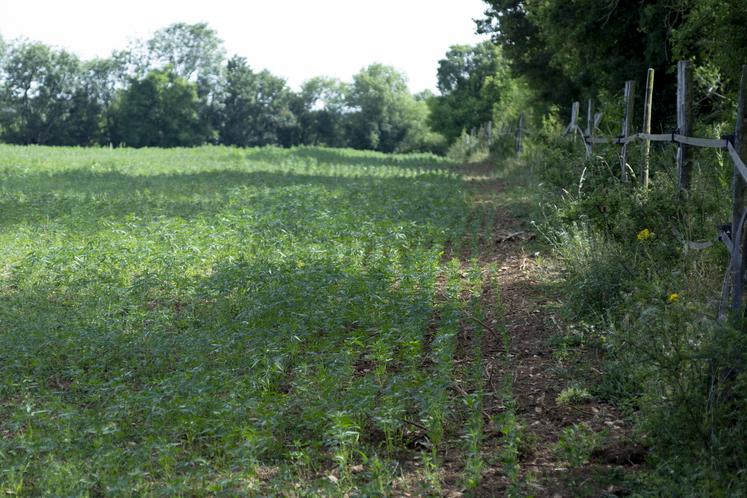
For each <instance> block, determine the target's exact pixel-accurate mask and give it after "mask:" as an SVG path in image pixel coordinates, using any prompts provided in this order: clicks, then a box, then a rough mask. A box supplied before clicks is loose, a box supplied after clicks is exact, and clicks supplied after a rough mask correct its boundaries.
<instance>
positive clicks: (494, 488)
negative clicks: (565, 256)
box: [446, 165, 644, 497]
mask: <svg viewBox="0 0 747 498" xmlns="http://www.w3.org/2000/svg"><path fill="white" fill-rule="evenodd" d="M470 168H471V169H470V174H469V176H470V177H471V180H472V182H471V183H472V188H473V191H474V193H475V196H474V199H475V211H474V212H473V215H472V216H475V214H474V213H475V212H476V213H490V215H489V216H487V215H483V217H484V219H485V220H492V227H483V229H482V230H480V231H479V233H480V234H481V235H480V239H479V240H478V241H476V242H475V243H472V244H471V247H472V248H478V253H477V254H474V249H473V250H472V251H470V250H469V246H470V244H469V243H467V244H465V243H464V242H463V243H462V248H463V249H462V250H461V251H460V253H459V254H458V256H459V257H460V259H461V261H462V264H463V265H465V266H466V265H467V264H468V260H471V261H472V263H471V264H474V260H475V258H477V260H478V261H479V264H480V265H481V266H482V267H483V269H484V271H485V272H486V274H487V273H488V272H489V271H493V272H495V273H496V274H495V275H493V276H492V279H491V280H490V282H492V285H486V286H485V290H484V291H483V292H484V294H485V295H484V302H485V305H486V307H487V310H486V311H485V317H486V318H485V320H487V321H488V322H489V323H484V322H483V323H475V320H467V321H465V323H464V325H463V328H464V329H465V330H464V333H463V334H462V335H463V336H464V337H469V336H470V335H471V332H472V331H473V329H474V327H476V326H477V327H483V328H485V329H486V330H487V331H489V332H490V333H486V334H485V335H484V341H485V342H484V345H483V358H484V360H483V361H484V371H485V375H484V376H485V379H484V386H485V396H484V403H483V405H482V409H483V413H484V417H485V438H484V441H483V450H482V451H483V455H484V460H485V462H486V468H485V469H484V470H483V472H482V480H481V482H480V485H479V486H478V487H477V488H476V489H474V490H470V491H466V490H464V489H459V488H458V486H457V483H456V482H453V483H452V484H453V486H450V487H449V488H450V489H447V493H446V494H447V495H449V496H461V495H462V494H465V495H470V496H507V495H513V496H528V495H531V496H552V497H555V496H561V497H565V496H623V495H625V494H627V490H626V489H625V487H624V486H623V485H622V484H621V483H622V482H623V477H624V476H625V475H626V474H627V473H629V472H630V471H631V470H634V469H635V468H636V466H637V465H639V464H640V463H641V461H642V459H643V456H644V453H643V450H642V449H641V448H640V447H639V446H636V445H634V444H632V443H630V442H629V439H630V438H629V434H630V433H631V427H630V426H629V424H628V423H627V422H626V421H625V420H624V418H623V416H622V415H621V413H620V412H619V410H617V409H616V408H615V407H614V406H612V405H610V404H608V403H605V402H603V401H599V400H596V399H594V398H589V399H586V396H587V395H588V391H582V392H580V394H578V395H577V396H576V397H575V398H572V402H570V403H566V404H563V403H559V402H558V396H559V395H561V393H562V392H564V390H566V391H565V393H566V394H568V390H567V389H566V388H568V387H570V386H573V385H576V384H577V383H578V385H579V388H581V389H582V388H583V387H582V386H583V384H584V382H583V381H581V380H580V379H575V378H574V376H575V374H576V373H577V369H575V368H574V365H575V364H576V363H581V362H585V363H587V364H588V362H591V364H594V362H595V361H597V360H596V359H595V358H594V355H593V354H592V353H593V352H591V351H583V350H580V351H576V352H575V353H574V354H571V355H568V354H565V353H564V351H560V350H559V347H558V346H557V345H554V344H557V342H558V341H557V340H555V341H554V338H555V336H556V335H557V334H558V332H559V327H558V325H557V321H556V318H555V317H554V316H553V312H552V306H551V305H552V304H553V301H554V300H556V296H553V295H552V293H551V292H550V291H549V290H547V286H543V285H541V281H540V279H541V276H540V271H539V269H538V264H537V262H536V258H535V257H534V256H533V255H532V254H531V253H530V252H528V251H529V249H528V247H529V246H530V241H531V240H532V239H533V238H534V234H533V233H532V231H531V228H530V227H529V226H528V224H527V223H525V222H523V221H521V220H518V219H516V218H514V217H512V216H511V215H510V214H509V213H508V211H507V209H506V208H505V207H504V206H502V205H501V203H502V200H501V192H502V191H503V189H504V186H503V185H502V184H501V183H500V182H499V181H497V180H496V179H495V178H494V176H493V175H492V174H491V171H492V167H491V166H490V165H480V166H472V167H470ZM491 210H493V211H492V213H491V212H490V211H491ZM465 247H466V248H467V249H465ZM454 256H457V255H456V254H455V255H454ZM493 287H495V288H493ZM499 335H502V339H499V337H498V336H499ZM584 370H585V371H587V372H594V371H595V370H597V371H599V370H598V369H595V368H591V369H589V368H585V369H584ZM590 381H591V379H589V378H587V379H586V383H588V382H590ZM561 440H562V444H561V445H560V447H559V441H561ZM454 465H455V466H456V465H458V464H456V463H455V464H454ZM455 473H456V472H455ZM447 483H448V479H447Z"/></svg>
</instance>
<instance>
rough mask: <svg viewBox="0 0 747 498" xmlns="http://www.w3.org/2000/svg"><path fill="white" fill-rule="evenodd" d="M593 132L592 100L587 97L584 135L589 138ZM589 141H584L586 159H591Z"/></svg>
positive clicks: (591, 150)
mask: <svg viewBox="0 0 747 498" xmlns="http://www.w3.org/2000/svg"><path fill="white" fill-rule="evenodd" d="M593 134H594V101H593V100H591V99H589V101H588V102H587V104H586V136H587V137H588V138H591V137H592V135H593ZM592 147H593V146H592V144H591V142H586V159H591V154H592V152H593V149H592Z"/></svg>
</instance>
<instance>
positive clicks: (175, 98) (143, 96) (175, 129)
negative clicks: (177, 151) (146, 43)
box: [112, 67, 208, 147]
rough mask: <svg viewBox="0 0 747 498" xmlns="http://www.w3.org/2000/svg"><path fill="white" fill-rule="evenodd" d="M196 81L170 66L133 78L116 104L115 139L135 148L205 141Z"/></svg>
mask: <svg viewBox="0 0 747 498" xmlns="http://www.w3.org/2000/svg"><path fill="white" fill-rule="evenodd" d="M199 110H200V102H199V99H198V97H197V88H196V85H195V84H194V83H191V82H189V81H187V80H186V79H184V78H182V77H180V76H179V75H177V74H176V73H174V72H173V71H171V70H170V68H168V67H167V68H166V69H164V70H154V71H151V72H150V73H148V75H147V76H146V77H145V78H143V79H141V80H133V81H131V83H130V86H129V87H128V88H127V89H126V90H123V91H121V92H120V94H119V95H118V96H117V99H116V100H115V102H114V104H113V112H112V119H113V125H112V138H113V140H114V141H115V142H116V143H119V144H121V145H128V146H131V147H188V146H193V145H199V144H202V143H205V141H206V140H207V138H208V131H207V130H206V128H205V126H204V123H202V122H201V121H200V116H199Z"/></svg>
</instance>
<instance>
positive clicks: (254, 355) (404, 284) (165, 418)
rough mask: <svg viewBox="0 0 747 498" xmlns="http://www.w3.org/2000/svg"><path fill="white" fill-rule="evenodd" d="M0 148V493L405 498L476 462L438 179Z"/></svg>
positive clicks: (368, 163) (254, 161) (444, 168)
mask: <svg viewBox="0 0 747 498" xmlns="http://www.w3.org/2000/svg"><path fill="white" fill-rule="evenodd" d="M181 81H183V80H181ZM0 149H1V152H2V153H1V154H0V201H1V202H2V204H3V217H2V223H1V224H0V226H1V229H0V256H2V261H3V263H2V265H1V266H0V299H1V300H2V306H0V323H2V333H1V334H0V365H2V366H1V367H0V434H2V437H0V492H3V493H6V494H8V493H15V494H20V495H43V494H47V495H54V496H80V495H107V496H132V495H133V494H137V495H194V496H205V495H221V494H222V495H231V496H236V495H264V496H273V495H283V494H287V493H288V490H293V492H294V493H297V494H298V495H302V496H309V495H312V496H313V495H316V496H349V495H378V496H381V495H392V494H404V493H409V494H412V495H422V494H426V493H432V492H434V491H433V490H434V489H438V485H439V476H440V474H441V462H440V459H441V458H442V455H443V454H445V452H446V451H450V452H451V451H453V450H454V449H455V448H458V449H461V448H464V447H469V448H474V444H472V443H479V441H480V438H481V427H480V424H481V423H482V421H481V418H482V417H481V414H480V413H481V412H480V410H477V412H476V415H474V416H472V417H471V418H470V425H469V433H468V435H469V438H468V439H462V437H463V436H464V435H465V430H464V425H463V424H462V413H463V411H462V410H463V409H464V408H467V409H471V408H470V407H473V408H476V407H479V399H480V395H479V390H480V389H481V387H480V386H481V384H476V383H475V382H477V381H480V382H481V375H478V372H477V371H474V372H472V377H469V378H467V379H465V380H463V381H461V382H460V385H461V386H463V387H464V389H468V390H469V391H470V392H471V393H474V394H473V396H471V397H469V398H468V399H460V397H459V396H457V395H456V394H455V392H454V391H453V389H452V386H453V384H454V381H455V375H457V374H458V367H457V363H456V362H455V361H454V360H455V358H454V355H455V354H456V343H457V336H458V331H459V327H460V323H461V322H462V321H464V313H465V311H467V312H471V313H475V314H476V316H480V314H479V313H480V311H479V309H473V307H472V304H467V305H465V303H463V301H462V300H461V297H460V294H461V293H462V292H463V291H464V290H465V287H463V284H462V281H461V277H460V265H459V262H458V261H456V262H454V263H452V264H450V265H448V266H447V267H446V268H444V265H443V263H442V257H443V255H442V253H443V251H444V245H445V243H446V241H447V240H459V239H460V238H461V236H462V234H463V233H465V227H464V220H465V219H466V218H467V210H468V207H469V206H468V202H467V200H468V199H467V198H466V196H465V194H464V185H463V183H462V182H461V181H460V179H459V178H460V177H459V176H458V174H457V173H458V170H457V169H456V168H455V167H454V165H453V164H452V163H450V162H448V161H447V160H445V159H442V158H438V157H436V156H433V155H429V154H420V155H385V154H380V153H363V152H357V151H352V150H331V149H319V148H299V149H290V150H287V149H278V148H263V149H251V150H243V149H235V148H223V147H205V148H197V149H191V150H187V149H171V150H159V149H140V150H133V149H108V148H105V149H78V148H55V149H50V148H41V147H34V148H24V147H11V146H0ZM442 275H443V276H444V278H445V279H446V281H447V282H448V285H447V289H446V291H445V294H444V295H443V296H441V295H440V292H439V288H438V285H439V281H440V277H441V276H442ZM477 278H478V275H477V274H475V275H472V276H471V277H470V280H469V283H470V285H473V284H474V285H477ZM434 317H439V319H438V322H437V327H435V328H434V327H433V324H434V320H433V318H434ZM479 353H480V351H479V344H478V343H475V349H474V350H473V354H479ZM418 426H422V427H425V428H427V429H428V430H422V429H420V428H419V427H418ZM464 441H468V444H467V445H465V443H464ZM434 448H435V449H434ZM473 453H474V452H473ZM450 454H451V453H450ZM478 456H479V455H477V454H476V453H474V454H473V457H474V458H472V459H471V460H470V461H471V462H472V464H473V467H472V469H473V470H474V472H475V473H477V472H478V471H479V465H480V461H479V459H478V458H477V457H478ZM418 459H420V460H422V461H423V462H424V466H423V467H419V468H418V467H412V468H406V467H405V466H403V465H401V464H400V462H402V461H404V460H406V461H417V460H418ZM403 469H405V470H403ZM403 472H406V473H407V475H406V478H407V479H402V474H403ZM420 483H422V485H423V488H421V487H420Z"/></svg>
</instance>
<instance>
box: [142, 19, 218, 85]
mask: <svg viewBox="0 0 747 498" xmlns="http://www.w3.org/2000/svg"><path fill="white" fill-rule="evenodd" d="M147 47H148V54H149V58H150V65H151V67H159V66H160V67H161V68H166V67H170V68H171V69H172V70H173V71H174V73H176V74H177V75H178V76H180V77H182V78H184V79H185V80H193V81H197V82H205V81H206V80H210V79H211V78H213V77H215V76H216V75H218V74H219V73H220V66H221V64H222V63H223V60H224V57H225V50H224V49H223V41H222V40H221V39H220V38H218V34H217V33H216V32H215V31H213V30H212V29H210V27H208V25H207V24H205V23H196V24H187V23H175V24H171V25H170V26H167V27H166V28H163V29H160V30H158V31H156V33H155V34H154V35H153V37H152V38H151V39H150V40H148V42H147Z"/></svg>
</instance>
